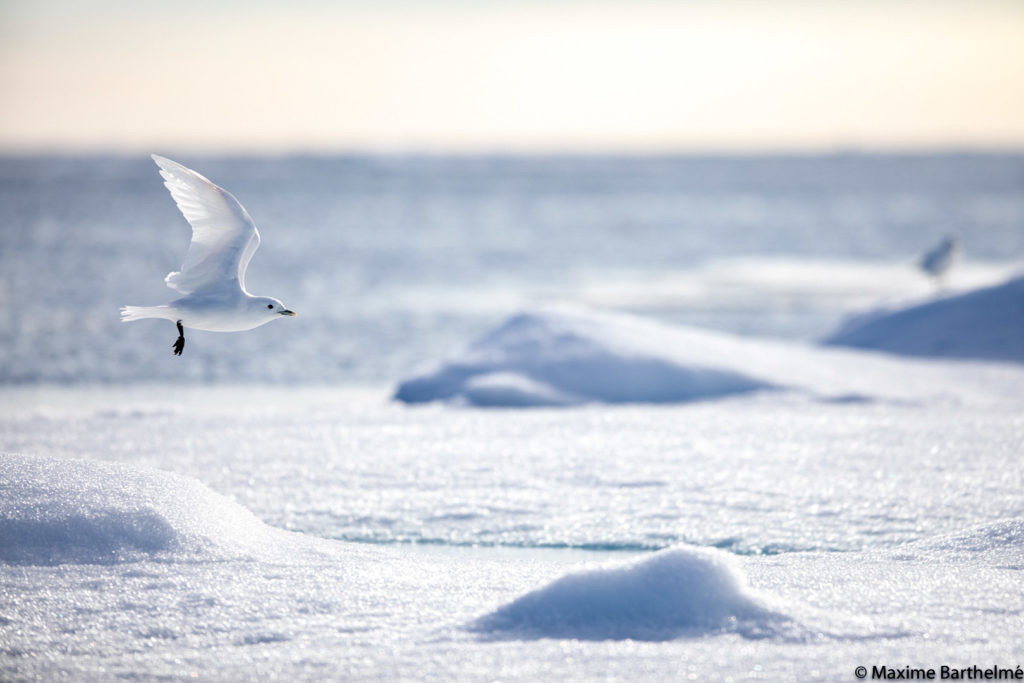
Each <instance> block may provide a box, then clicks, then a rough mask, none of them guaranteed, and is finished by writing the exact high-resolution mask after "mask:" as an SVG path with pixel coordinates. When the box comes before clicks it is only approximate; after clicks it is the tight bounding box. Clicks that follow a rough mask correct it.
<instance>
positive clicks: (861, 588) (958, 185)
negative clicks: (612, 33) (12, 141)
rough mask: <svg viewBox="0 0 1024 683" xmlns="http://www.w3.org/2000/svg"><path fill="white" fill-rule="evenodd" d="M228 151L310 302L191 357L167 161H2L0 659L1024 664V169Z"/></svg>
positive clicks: (126, 663) (342, 669)
mask: <svg viewBox="0 0 1024 683" xmlns="http://www.w3.org/2000/svg"><path fill="white" fill-rule="evenodd" d="M191 161H193V163H196V162H195V160H191ZM200 161H201V163H202V168H204V169H209V172H210V173H211V175H214V176H215V177H218V178H223V179H224V182H230V183H231V187H232V188H233V190H236V191H237V192H238V196H239V198H240V199H243V200H244V201H245V203H246V205H247V206H250V208H252V209H253V212H254V214H255V213H257V212H258V213H259V215H260V216H262V217H264V218H263V219H262V220H263V221H264V224H265V225H267V226H268V228H269V227H270V226H272V225H273V226H275V227H274V229H273V230H270V229H268V230H267V233H268V239H269V237H272V236H273V235H287V236H288V239H287V240H280V241H278V242H277V243H275V244H274V245H273V248H272V250H273V252H274V253H275V255H276V258H275V259H272V260H268V261H261V263H260V268H259V269H258V271H259V276H260V277H262V278H264V280H263V281H262V282H261V283H260V288H261V289H262V288H263V287H266V289H267V291H288V292H290V294H289V301H290V302H291V300H292V299H293V298H294V300H295V306H296V308H297V309H298V308H301V310H302V312H303V316H302V317H300V318H296V320H295V325H294V326H289V329H287V330H285V329H284V327H283V326H282V327H281V328H277V329H276V330H275V329H274V326H268V327H267V328H260V329H259V330H255V331H253V332H251V333H246V334H244V335H209V336H208V337H204V338H203V340H202V341H203V343H202V344H197V345H196V346H195V347H193V350H194V351H195V353H192V354H191V355H187V356H186V357H185V358H183V359H178V358H172V357H171V355H170V354H168V353H166V347H164V346H163V344H164V342H160V343H159V344H157V343H151V342H154V340H155V341H156V342H159V341H160V339H162V333H160V332H159V330H157V329H156V327H155V326H142V325H140V326H137V327H133V326H120V325H119V323H118V322H117V316H116V310H117V306H118V304H119V303H120V302H121V301H122V300H123V297H124V292H125V291H126V289H125V288H126V287H129V286H134V285H133V284H132V283H139V282H142V283H145V282H146V279H145V274H146V273H151V272H153V271H154V269H161V268H166V269H170V268H173V267H174V266H176V265H177V263H176V262H175V259H176V258H178V255H179V253H180V250H181V248H182V246H183V245H182V244H181V243H180V231H178V230H177V229H176V228H174V227H173V226H177V225H178V224H179V221H180V218H179V217H178V216H177V215H176V212H175V211H174V207H173V206H170V205H167V206H166V209H167V211H166V215H164V216H163V217H162V218H161V217H159V216H156V215H155V214H152V213H151V211H152V209H153V207H154V206H159V205H161V201H160V200H161V197H160V192H161V189H160V188H159V187H158V186H157V187H153V186H152V185H153V184H152V183H151V182H150V181H149V180H148V179H149V178H150V177H151V176H150V175H149V173H148V170H147V166H146V164H147V163H148V161H147V160H144V159H139V160H132V159H127V158H125V159H117V158H107V157H104V158H97V157H82V158H62V157H53V158H50V157H47V158H7V159H0V224H2V225H3V226H4V228H3V230H0V385H2V386H0V679H2V680H68V679H70V680H120V679H125V678H127V679H144V680H150V679H160V678H192V677H196V678H200V679H210V680H224V681H237V680H267V679H275V680H396V679H399V680H424V679H427V680H437V679H441V680H496V679H497V680H607V679H619V680H689V679H696V680H720V681H725V680H738V679H748V678H749V679H763V680H790V681H807V680H823V681H836V680H854V679H855V669H856V667H858V666H864V667H867V668H868V670H869V671H870V669H871V668H872V667H874V666H889V667H892V668H893V669H902V668H904V667H908V666H909V667H931V668H938V667H941V666H943V665H948V666H953V667H971V666H980V667H990V666H999V667H1004V668H1007V669H1014V668H1015V667H1017V666H1018V665H1021V664H1022V660H1024V650H1022V647H1021V642H1022V637H1021V636H1022V634H1024V592H1022V591H1021V585H1022V583H1021V577H1022V576H1024V575H1022V573H1021V572H1022V571H1024V496H1022V491H1024V464H1022V459H1021V454H1022V452H1024V420H1022V417H1021V416H1022V415H1024V392H1022V390H1021V387H1022V386H1024V364H1022V363H1020V362H1019V361H1020V359H1021V356H1020V354H1019V345H1017V346H1014V345H1013V344H1014V343H1015V342H1014V340H1015V339H1016V341H1019V340H1020V336H1019V334H1018V336H1017V337H1015V338H1014V337H1013V336H1012V335H1013V334H1017V333H1015V332H1013V331H1014V330H1018V329H1019V328H1017V327H1014V325H1015V324H1016V323H1017V322H1019V321H1020V320H1021V317H1020V313H1019V303H1020V296H1019V286H1020V281H1019V279H1018V280H1013V281H1008V282H1006V283H1005V284H998V283H1000V282H1002V281H1004V280H1006V279H1007V278H1009V277H1018V278H1019V272H1020V256H1021V249H1022V248H1024V233H1022V232H1021V230H1020V225H1021V224H1022V222H1021V221H1022V217H1024V192H1022V189H1021V185H1020V182H1019V180H1020V177H1021V171H1022V169H1024V157H1021V156H1020V155H1012V154H1011V155H957V154H950V155H898V156H897V155H858V154H853V155H833V156H829V155H824V156H820V157H819V156H813V155H812V156H807V157H775V156H765V157H751V158H746V157H742V156H739V157H736V158H732V157H729V158H635V159H634V158H600V157H597V158H593V159H584V158H565V159H563V158H536V159H534V158H523V159H509V158H503V157H494V158H492V157H467V158H444V157H438V158H419V157H411V158H406V157H400V156H396V157H366V158H364V157H352V158H349V157H344V158H333V157H332V158H327V157H325V158H318V157H294V158H292V157H289V158H274V159H258V158H253V159H244V160H243V159H213V158H207V159H205V160H200ZM197 165H199V164H198V163H197ZM282 177H288V178H289V179H290V180H294V182H289V183H288V187H289V192H288V193H282V192H280V188H281V187H282V183H281V178H282ZM942 234H956V235H957V236H958V237H959V238H960V240H961V242H962V243H963V245H964V259H963V262H962V263H958V265H957V267H956V268H955V269H953V270H952V271H950V273H949V277H948V280H947V282H946V285H947V286H948V287H950V288H951V291H949V292H947V293H944V294H942V295H941V296H940V297H935V296H934V294H933V293H932V289H933V285H932V283H930V282H928V280H927V278H926V276H924V275H923V274H921V273H920V272H918V271H917V270H915V265H914V262H913V256H914V255H915V254H917V253H919V251H920V248H921V246H922V245H924V244H929V243H933V242H934V241H935V240H936V239H937V238H938V237H939V236H940V235H942ZM268 247H270V245H269V244H268ZM268 253H270V250H269V249H268ZM340 263H343V264H345V267H344V268H339V267H338V264H340ZM54 272H59V273H61V274H62V277H59V278H58V277H52V274H53V273H54ZM1013 273H1018V275H1017V276H1013V275H1012V274H1013ZM254 284H256V283H254ZM143 286H144V287H146V286H151V289H149V290H148V291H149V294H147V293H146V292H145V291H141V290H140V291H139V292H137V294H138V295H140V296H148V295H150V294H151V295H154V296H156V295H158V294H159V287H160V284H159V282H155V283H151V285H145V284H144V285H143ZM985 288H989V289H985ZM968 290H973V291H968ZM924 297H928V299H927V301H926V302H925V304H924V305H922V306H919V307H918V304H920V303H922V301H921V300H922V298H924ZM1014 306H1017V308H1014ZM880 308H884V309H886V310H887V311H888V312H889V313H892V316H890V317H888V318H887V317H885V316H881V315H875V316H872V318H873V322H872V321H869V322H867V323H865V328H864V329H869V327H870V329H871V330H872V334H873V335H876V337H875V341H876V342H878V343H872V344H870V345H869V346H870V347H871V348H849V347H840V346H836V345H829V346H819V345H815V344H813V343H812V342H811V340H815V339H819V338H821V337H822V336H823V335H825V334H826V333H827V332H828V331H829V330H831V329H835V327H836V326H837V325H838V324H839V322H840V321H841V320H842V319H843V318H844V317H846V316H848V315H849V314H851V313H853V312H855V311H857V310H868V309H872V310H878V309H880ZM608 309H612V310H608ZM1015 311H1016V312H1015ZM1014 316H1016V317H1014ZM1015 321H1016V322H1015ZM862 322H863V320H862ZM967 326H969V327H970V329H969V330H967V329H966V327H967ZM125 327H127V328H128V329H123V328H125ZM904 328H905V331H904ZM948 330H953V333H954V336H953V338H952V341H950V342H949V343H948V344H947V343H946V342H944V346H943V349H956V350H957V352H956V353H943V349H940V348H938V347H937V346H936V345H935V344H931V345H929V343H924V340H922V339H921V336H922V335H940V336H941V334H945V331H948ZM968 332H969V334H968ZM200 334H201V333H200ZM1007 334H1009V335H1010V336H1009V337H1007V336H1006V335H1007ZM153 335H156V336H153ZM999 335H1002V336H1001V337H1000V336H999ZM915 336H916V339H914V337H915ZM941 338H943V339H947V338H946V337H941ZM474 339H477V340H478V341H477V342H475V343H472V340H474ZM981 340H989V341H985V343H984V344H980V341H981ZM991 340H996V342H998V343H996V342H992V343H990V341H991ZM1000 340H1001V341H1000ZM467 342H471V343H470V346H468V347H464V348H463V350H461V351H459V350H456V351H454V352H453V351H452V350H453V349H458V348H459V346H460V345H464V344H466V343H467ZM911 342H914V343H911ZM158 347H159V349H163V350H158ZM151 349H153V352H152V354H151V353H150V351H149V350H151ZM965 349H966V350H967V351H969V353H968V352H961V351H964V350H965ZM993 349H1002V350H1003V351H1005V350H1006V349H1010V350H1011V351H1012V350H1013V349H1016V351H1013V352H1012V353H1004V352H1003V351H1000V352H998V353H996V352H993ZM446 354H448V355H446ZM906 354H912V355H906ZM949 355H956V356H957V357H956V358H948V357H944V356H949ZM439 359H440V360H439ZM182 361H184V362H182ZM422 363H427V364H428V365H426V366H424V365H421V364H422ZM417 366H419V367H420V368H421V369H420V370H417V371H414V370H413V368H415V367H417ZM403 377H404V378H406V380H405V381H402V380H401V379H400V378H403ZM398 385H400V388H399V390H398V394H399V396H400V398H402V399H404V400H401V401H398V400H391V399H392V396H393V395H394V393H395V388H396V386H398ZM476 406H488V407H499V406H500V407H503V408H504V409H501V410H479V409H476Z"/></svg>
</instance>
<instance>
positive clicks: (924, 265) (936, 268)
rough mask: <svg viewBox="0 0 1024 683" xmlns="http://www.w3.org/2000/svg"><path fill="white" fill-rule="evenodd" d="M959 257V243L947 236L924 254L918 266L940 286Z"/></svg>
mask: <svg viewBox="0 0 1024 683" xmlns="http://www.w3.org/2000/svg"><path fill="white" fill-rule="evenodd" d="M959 256H960V243H959V242H957V240H956V238H955V237H949V236H947V237H946V238H945V239H943V240H942V242H940V243H939V244H938V245H936V246H935V247H933V248H932V249H930V250H928V251H927V252H925V254H924V256H922V257H921V261H920V262H919V263H918V265H919V266H920V267H921V270H923V271H924V272H925V273H927V274H928V275H931V276H932V277H933V278H935V281H936V282H938V283H939V284H940V285H941V284H942V282H943V280H945V278H946V273H948V272H949V270H950V268H952V267H953V264H954V263H956V260H957V258H958V257H959Z"/></svg>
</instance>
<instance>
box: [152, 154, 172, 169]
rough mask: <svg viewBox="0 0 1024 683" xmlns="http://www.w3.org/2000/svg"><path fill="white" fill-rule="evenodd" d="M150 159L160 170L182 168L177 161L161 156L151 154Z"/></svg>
mask: <svg viewBox="0 0 1024 683" xmlns="http://www.w3.org/2000/svg"><path fill="white" fill-rule="evenodd" d="M149 157H150V158H151V159H152V160H153V161H155V162H156V165H157V166H159V167H160V168H167V167H168V166H180V164H179V163H178V162H177V161H173V160H171V159H168V158H167V157H162V156H160V155H159V154H150V155H149Z"/></svg>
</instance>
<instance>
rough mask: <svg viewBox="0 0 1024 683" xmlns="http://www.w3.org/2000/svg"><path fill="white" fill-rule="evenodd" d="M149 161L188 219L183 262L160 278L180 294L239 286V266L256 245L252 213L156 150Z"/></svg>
mask: <svg viewBox="0 0 1024 683" xmlns="http://www.w3.org/2000/svg"><path fill="white" fill-rule="evenodd" d="M153 161H155V162H156V165H157V166H159V167H160V175H161V176H163V178H164V185H166V186H167V189H168V190H170V191H171V196H172V197H173V198H174V202H175V203H176V204H177V205H178V208H179V209H180V210H181V213H182V214H183V215H184V216H185V220H187V221H188V222H189V223H190V224H191V225H192V242H191V244H189V245H188V253H187V254H186V255H185V263H184V264H182V266H181V270H180V271H177V272H174V273H170V274H168V275H167V277H166V278H164V282H166V283H167V286H168V287H170V288H171V289H175V290H177V291H179V292H181V293H182V294H191V293H193V292H197V291H200V290H204V289H221V288H225V287H236V286H237V287H241V288H242V289H245V268H246V266H248V265H249V259H251V258H252V255H253V253H255V251H256V247H258V246H260V233H259V231H257V230H256V225H255V224H254V223H253V222H252V218H250V217H249V214H248V213H247V212H246V210H245V209H244V208H243V207H242V205H241V204H239V203H238V200H237V199H235V198H234V197H233V196H231V193H230V192H227V191H226V190H224V189H222V188H220V187H218V186H216V185H214V184H213V183H211V182H210V181H209V180H207V179H206V178H204V177H203V176H201V175H199V174H198V173H196V172H195V171H193V170H191V169H189V168H185V167H184V166H182V165H181V164H179V163H177V162H176V161H171V160H170V159H165V158H164V157H161V156H157V155H156V154H154V155H153ZM236 281H237V285H236V284H235V282H236Z"/></svg>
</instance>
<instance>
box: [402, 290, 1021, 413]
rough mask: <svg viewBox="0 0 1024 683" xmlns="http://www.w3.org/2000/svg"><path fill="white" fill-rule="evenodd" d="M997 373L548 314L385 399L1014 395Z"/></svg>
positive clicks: (525, 319) (590, 314)
mask: <svg viewBox="0 0 1024 683" xmlns="http://www.w3.org/2000/svg"><path fill="white" fill-rule="evenodd" d="M999 374H1000V373H999V372H986V371H985V370H984V369H980V368H977V369H975V371H974V372H973V373H958V372H956V370H955V369H951V368H949V367H943V366H940V365H938V364H920V363H919V364H912V363H908V362H906V361H896V360H890V359H886V358H882V357H878V356H877V355H875V354H870V355H869V354H864V353H861V352H856V351H844V350H840V349H832V348H820V347H811V346H806V345H802V344H795V343H785V342H778V341H771V340H766V339H754V338H741V337H736V336H733V335H729V334H725V333H720V332H711V331H707V330H698V329H694V328H687V327H676V326H671V325H666V324H662V323H658V322H656V321H653V320H647V319H642V318H639V317H635V316H631V315H626V314H620V313H608V312H601V311H592V310H586V309H579V308H569V307H552V308H546V309H541V310H537V311H531V312H525V313H520V314H518V315H515V316H513V317H511V318H510V319H508V320H507V321H506V322H504V323H503V324H501V325H500V326H498V327H497V328H496V329H495V330H493V331H492V332H490V333H488V334H486V335H484V336H483V337H482V338H481V339H479V340H477V341H476V342H474V343H473V344H471V345H470V346H469V347H468V348H467V349H465V350H464V351H462V352H461V353H457V354H455V355H453V356H451V357H450V358H449V359H448V360H446V361H443V362H440V363H436V364H434V365H432V366H430V367H428V368H426V369H425V370H423V371H422V372H420V373H419V374H417V375H415V376H413V377H411V378H409V379H406V380H405V381H403V382H401V383H400V384H399V386H398V389H397V391H396V392H395V398H396V399H398V400H400V401H404V402H406V403H423V402H427V401H434V400H445V401H452V402H464V403H468V404H470V405H475V406H507V407H523V406H566V405H577V404H583V403H684V402H690V401H697V400H703V399H713V398H722V397H726V396H735V395H739V394H744V393H750V392H754V391H758V390H791V391H798V392H801V393H804V394H807V395H810V396H813V397H815V398H820V399H823V400H828V401H832V402H850V401H874V400H919V399H920V398H921V396H922V390H924V391H927V392H928V393H934V392H936V391H937V390H939V391H940V392H948V394H949V395H950V396H951V397H955V396H961V395H964V394H965V389H966V388H967V387H968V386H972V385H978V386H983V387H984V390H983V392H981V393H985V394H991V393H992V390H993V389H997V390H1000V391H1002V392H1012V393H1016V391H1017V390H1016V388H1015V387H1014V386H1012V385H1011V384H1010V383H1008V381H1007V379H1006V378H1004V379H999V378H998V375H999ZM1003 374H1005V371H1003Z"/></svg>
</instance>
